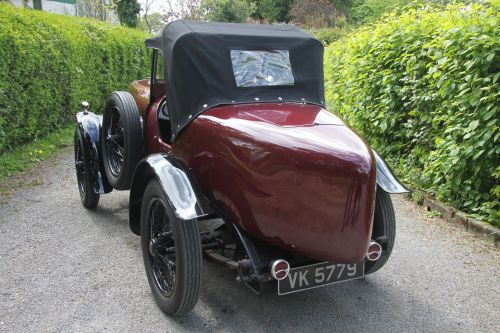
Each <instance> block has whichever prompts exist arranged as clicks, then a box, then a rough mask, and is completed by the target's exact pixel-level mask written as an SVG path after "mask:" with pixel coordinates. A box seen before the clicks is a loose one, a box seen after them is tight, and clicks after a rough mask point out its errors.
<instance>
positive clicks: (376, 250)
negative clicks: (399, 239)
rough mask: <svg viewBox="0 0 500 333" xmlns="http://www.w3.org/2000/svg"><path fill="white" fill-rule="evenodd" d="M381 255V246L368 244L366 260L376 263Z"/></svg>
mask: <svg viewBox="0 0 500 333" xmlns="http://www.w3.org/2000/svg"><path fill="white" fill-rule="evenodd" d="M381 255H382V246H380V244H379V243H377V242H370V245H369V246H368V251H367V253H366V258H367V259H368V260H370V261H377V260H378V259H379V258H380V256H381Z"/></svg>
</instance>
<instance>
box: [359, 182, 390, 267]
mask: <svg viewBox="0 0 500 333" xmlns="http://www.w3.org/2000/svg"><path fill="white" fill-rule="evenodd" d="M372 239H373V240H376V241H378V242H379V243H380V245H381V246H382V254H381V256H380V258H379V259H378V260H377V261H368V260H366V261H365V274H372V273H375V272H376V271H378V270H379V269H381V268H382V267H383V266H384V265H385V264H386V263H387V260H389V257H390V256H391V253H392V248H393V247H394V241H395V239H396V217H395V215H394V207H393V205H392V200H391V196H390V194H389V193H387V192H386V191H384V190H383V189H381V188H380V187H379V186H377V194H376V198H375V215H374V219H373V230H372Z"/></svg>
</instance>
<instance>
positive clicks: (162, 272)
mask: <svg viewBox="0 0 500 333" xmlns="http://www.w3.org/2000/svg"><path fill="white" fill-rule="evenodd" d="M141 246H142V256H143V259H144V268H145V270H146V275H147V277H148V282H149V286H150V287H151V292H152V293H153V296H154V298H155V300H156V303H157V304H158V306H159V307H160V309H161V310H162V311H163V312H165V313H167V314H173V315H182V314H184V313H186V312H188V311H190V310H191V309H192V308H193V307H194V306H195V305H196V302H197V301H198V294H199V291H200V286H201V271H202V253H201V241H200V231H199V229H198V222H197V221H196V220H180V219H179V218H178V217H177V216H176V215H175V211H174V210H173V208H172V206H171V204H170V201H168V200H167V198H166V196H165V193H164V192H163V189H162V187H161V185H160V183H159V182H158V180H157V179H156V178H153V179H152V180H150V181H149V183H148V185H147V186H146V189H145V190H144V194H143V197H142V206H141Z"/></svg>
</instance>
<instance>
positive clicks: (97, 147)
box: [76, 111, 113, 194]
mask: <svg viewBox="0 0 500 333" xmlns="http://www.w3.org/2000/svg"><path fill="white" fill-rule="evenodd" d="M76 123H77V126H78V130H79V131H80V134H81V136H82V138H83V145H84V149H85V152H86V154H87V156H89V163H90V165H89V169H90V173H91V178H92V187H93V189H94V192H95V193H99V194H104V193H109V192H111V191H112V190H113V188H112V187H111V185H110V184H109V182H108V179H107V178H106V174H105V173H104V166H103V160H102V151H101V125H102V116H98V115H96V114H94V113H92V112H88V111H84V112H78V113H77V114H76Z"/></svg>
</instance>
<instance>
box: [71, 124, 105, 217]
mask: <svg viewBox="0 0 500 333" xmlns="http://www.w3.org/2000/svg"><path fill="white" fill-rule="evenodd" d="M77 145H79V146H80V149H81V150H82V154H83V167H84V170H85V179H84V187H85V189H84V191H85V193H82V191H81V190H80V184H79V181H78V173H77V178H76V180H77V182H78V192H79V193H80V199H81V201H82V205H83V207H85V208H88V209H93V208H96V207H97V204H98V203H99V198H100V195H99V193H95V192H94V188H93V186H92V180H91V179H90V168H89V160H88V156H87V152H86V151H85V146H84V144H83V140H82V136H81V133H80V131H79V130H78V128H77V129H76V130H75V141H74V154H75V161H76V154H77V152H76V147H77Z"/></svg>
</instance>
